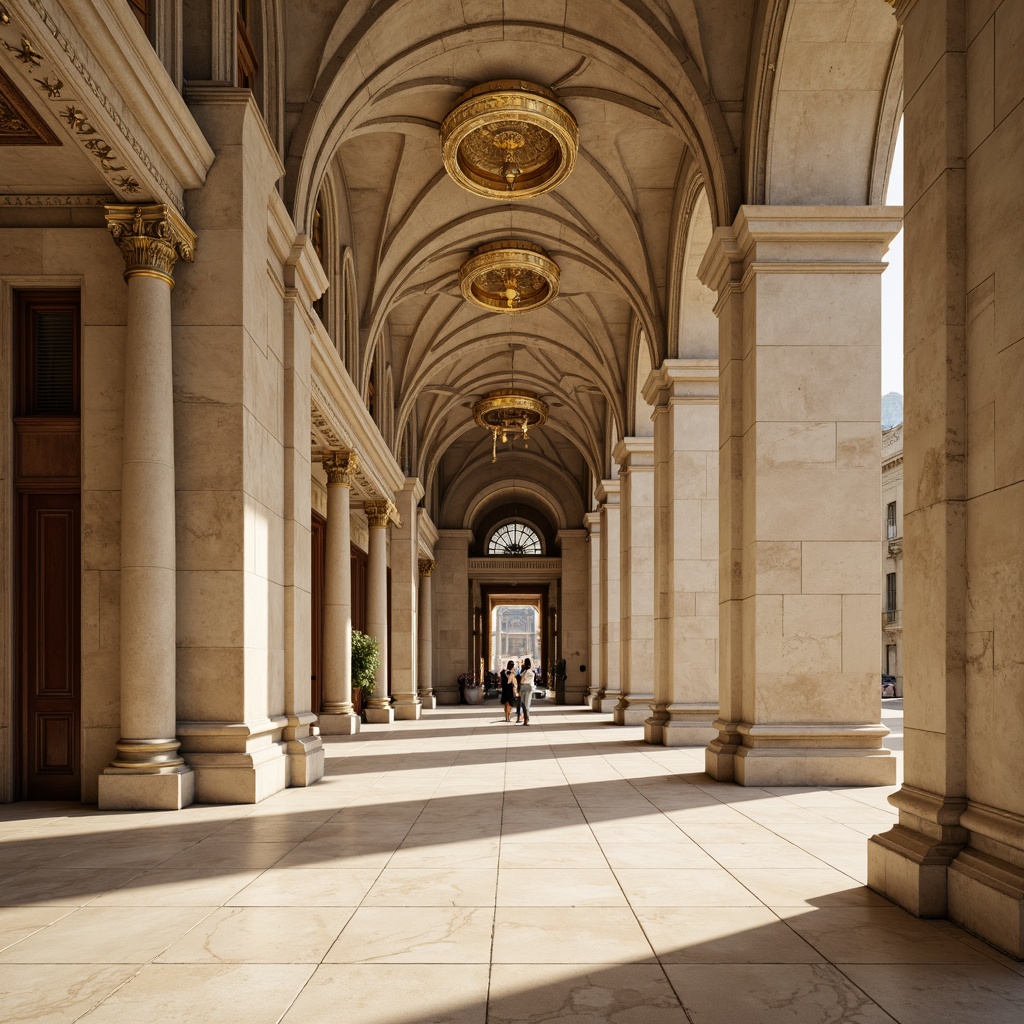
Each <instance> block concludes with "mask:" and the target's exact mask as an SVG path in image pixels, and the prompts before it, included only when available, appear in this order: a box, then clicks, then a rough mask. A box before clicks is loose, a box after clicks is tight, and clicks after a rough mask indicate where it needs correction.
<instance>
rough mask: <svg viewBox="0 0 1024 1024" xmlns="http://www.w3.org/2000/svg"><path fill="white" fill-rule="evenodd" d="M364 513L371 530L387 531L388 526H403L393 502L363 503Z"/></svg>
mask: <svg viewBox="0 0 1024 1024" xmlns="http://www.w3.org/2000/svg"><path fill="white" fill-rule="evenodd" d="M363 512H365V513H366V521H367V523H368V524H369V526H370V529H371V530H372V529H374V528H376V529H386V528H387V527H388V526H391V525H394V526H401V525H402V524H401V522H400V520H399V518H398V509H397V508H395V504H394V502H391V501H387V500H384V501H367V502H364V503H363Z"/></svg>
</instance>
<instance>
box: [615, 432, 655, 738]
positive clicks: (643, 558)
mask: <svg viewBox="0 0 1024 1024" xmlns="http://www.w3.org/2000/svg"><path fill="white" fill-rule="evenodd" d="M613 455H614V458H615V460H616V462H618V464H619V467H620V468H619V488H620V491H619V508H620V510H621V511H620V513H619V515H620V537H619V542H620V549H619V550H620V556H619V557H620V559H621V568H620V572H619V580H620V586H621V601H622V607H621V611H622V630H621V634H620V639H621V666H622V677H621V678H622V683H621V689H622V693H621V696H620V697H619V701H618V703H617V704H616V705H615V708H614V710H613V715H614V718H615V724H616V725H640V724H641V723H643V722H644V721H646V720H647V718H648V717H650V714H651V702H652V701H653V700H654V438H652V437H624V438H623V439H622V440H621V441H619V443H618V444H617V445H616V446H615V451H614V452H613Z"/></svg>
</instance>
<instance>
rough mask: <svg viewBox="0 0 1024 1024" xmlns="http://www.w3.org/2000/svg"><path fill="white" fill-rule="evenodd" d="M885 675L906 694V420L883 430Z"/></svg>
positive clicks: (897, 691)
mask: <svg viewBox="0 0 1024 1024" xmlns="http://www.w3.org/2000/svg"><path fill="white" fill-rule="evenodd" d="M882 530H883V533H882V675H884V676H891V677H892V684H893V689H894V696H896V697H902V696H903V621H902V607H901V601H902V597H903V424H902V423H900V424H897V425H896V426H895V427H890V428H889V429H888V430H883V431H882Z"/></svg>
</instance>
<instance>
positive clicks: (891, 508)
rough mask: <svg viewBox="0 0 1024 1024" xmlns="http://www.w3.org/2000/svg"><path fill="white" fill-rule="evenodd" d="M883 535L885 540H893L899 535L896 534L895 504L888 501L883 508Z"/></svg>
mask: <svg viewBox="0 0 1024 1024" xmlns="http://www.w3.org/2000/svg"><path fill="white" fill-rule="evenodd" d="M885 535H886V539H887V540H895V539H896V538H897V537H898V536H899V534H898V533H897V532H896V502H895V501H890V502H889V504H888V505H887V506H886V508H885Z"/></svg>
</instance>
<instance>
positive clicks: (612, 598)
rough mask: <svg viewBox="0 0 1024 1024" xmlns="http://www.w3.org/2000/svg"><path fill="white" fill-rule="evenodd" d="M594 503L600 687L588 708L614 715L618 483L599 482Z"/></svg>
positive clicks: (618, 626) (619, 565) (618, 615)
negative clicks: (598, 555)
mask: <svg viewBox="0 0 1024 1024" xmlns="http://www.w3.org/2000/svg"><path fill="white" fill-rule="evenodd" d="M597 500H598V501H599V502H601V508H600V512H601V684H600V687H599V688H598V692H597V697H596V698H595V699H594V700H592V701H591V705H590V706H591V707H592V708H593V709H594V710H595V711H613V710H614V709H615V705H616V704H618V703H619V697H621V696H622V690H621V675H620V668H621V666H620V661H619V656H620V648H619V637H620V634H621V630H622V603H621V599H620V593H621V592H620V586H619V584H620V582H621V581H620V578H619V573H620V572H621V571H622V562H621V549H620V544H619V538H620V524H621V521H620V519H619V481H618V480H602V481H601V482H600V483H599V484H598V486H597Z"/></svg>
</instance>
